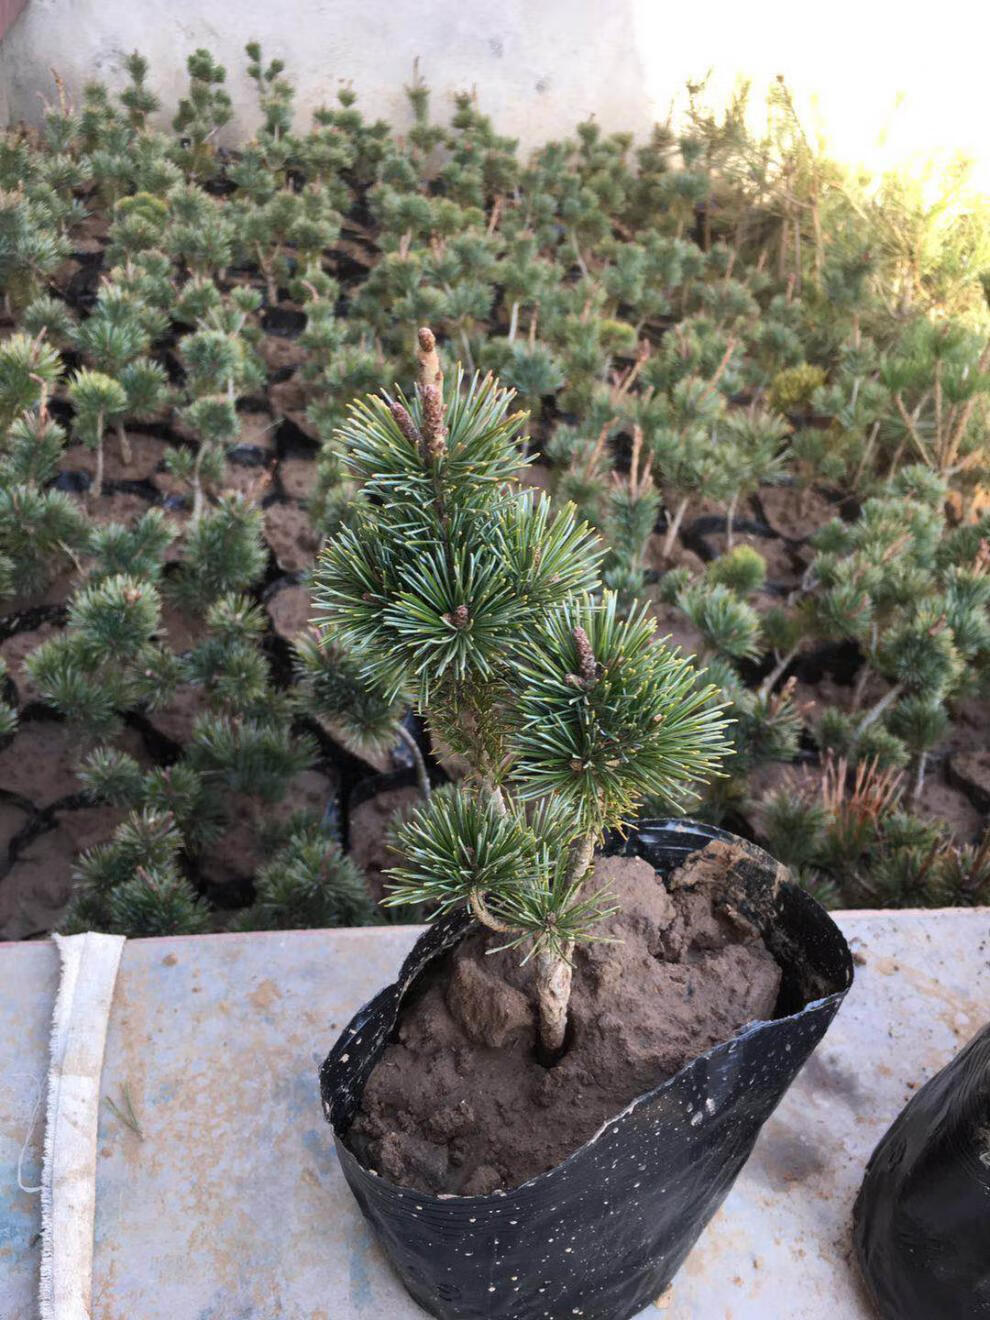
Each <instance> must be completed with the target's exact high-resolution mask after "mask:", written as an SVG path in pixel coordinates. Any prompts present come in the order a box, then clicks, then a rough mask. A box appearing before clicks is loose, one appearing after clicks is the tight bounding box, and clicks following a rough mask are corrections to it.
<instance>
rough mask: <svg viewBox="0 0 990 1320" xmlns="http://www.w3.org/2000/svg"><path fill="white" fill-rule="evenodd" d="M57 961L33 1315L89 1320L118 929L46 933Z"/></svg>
mask: <svg viewBox="0 0 990 1320" xmlns="http://www.w3.org/2000/svg"><path fill="white" fill-rule="evenodd" d="M52 938H53V939H54V941H55V944H56V947H57V948H58V952H59V958H60V960H61V976H60V978H59V987H58V994H57V996H56V999H55V1008H54V1011H53V1013H52V1031H51V1040H50V1062H49V1071H48V1107H47V1116H46V1122H45V1151H44V1165H43V1169H42V1176H41V1231H42V1244H41V1273H40V1280H39V1290H38V1302H39V1310H40V1315H41V1320H90V1302H91V1296H92V1286H93V1225H94V1218H95V1210H96V1136H97V1127H98V1125H99V1117H100V1075H101V1073H102V1071H103V1054H104V1050H105V1047H106V1038H107V1025H108V1022H109V1018H110V1007H111V1004H112V1002H113V992H114V985H115V984H116V980H117V971H118V968H119V966H120V958H121V954H122V953H123V949H124V943H125V941H124V938H123V936H120V935H100V934H97V933H95V932H92V931H89V932H87V933H86V934H84V935H55V936H53V937H52Z"/></svg>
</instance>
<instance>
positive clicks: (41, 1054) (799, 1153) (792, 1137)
mask: <svg viewBox="0 0 990 1320" xmlns="http://www.w3.org/2000/svg"><path fill="white" fill-rule="evenodd" d="M839 921H840V924H841V925H842V927H843V929H844V930H845V932H846V934H847V936H848V938H849V940H850V942H851V944H852V947H853V950H854V953H855V955H856V959H857V964H858V965H857V980H856V984H855V986H854V987H853V990H852V991H851V993H850V995H849V998H848V999H847V1001H846V1003H845V1005H844V1007H843V1008H842V1010H841V1011H840V1013H839V1015H838V1018H837V1019H836V1021H835V1023H834V1025H833V1026H832V1028H831V1030H830V1031H829V1034H828V1035H827V1036H826V1038H825V1040H824V1042H823V1043H822V1045H821V1046H820V1047H819V1049H818V1051H817V1052H816V1054H815V1055H814V1056H813V1057H812V1059H811V1060H810V1062H809V1063H808V1064H807V1065H806V1067H805V1069H804V1071H803V1072H802V1073H801V1075H800V1077H799V1078H798V1080H797V1082H796V1083H795V1085H794V1086H793V1087H792V1089H791V1091H790V1092H789V1094H788V1095H787V1097H786V1098H785V1100H784V1102H783V1103H782V1104H781V1106H780V1108H779V1109H778V1110H777V1112H776V1114H775V1115H774V1117H773V1118H772V1119H771V1120H770V1122H769V1123H768V1124H767V1126H766V1128H765V1129H764V1132H763V1134H762V1136H761V1138H760V1141H759V1143H758V1145H757V1147H756V1150H755V1152H754V1154H753V1157H752V1159H751V1160H750V1162H749V1164H748V1165H747V1166H746V1169H745V1170H744V1172H743V1174H742V1176H741V1177H740V1179H739V1181H738V1183H737V1184H736V1187H735V1188H734V1190H733V1191H732V1193H731V1194H730V1196H729V1198H728V1200H727V1201H726V1203H725V1205H724V1206H723V1207H722V1210H721V1211H720V1212H719V1214H718V1215H717V1216H716V1218H715V1219H714V1220H713V1221H712V1223H711V1224H710V1225H709V1227H708V1229H707V1230H706V1232H705V1233H704V1235H703V1237H702V1238H701V1240H700V1241H699V1243H698V1245H697V1247H696V1248H695V1251H694V1253H693V1254H692V1255H691V1257H690V1258H689V1260H688V1262H687V1263H686V1265H685V1266H684V1268H683V1269H682V1270H681V1272H680V1274H679V1275H678V1277H677V1279H676V1280H675V1282H674V1284H673V1285H672V1287H671V1289H670V1290H669V1291H668V1293H667V1294H665V1295H664V1296H663V1297H661V1298H659V1299H657V1303H656V1308H655V1309H654V1308H650V1309H649V1310H648V1311H647V1312H646V1313H644V1315H655V1316H656V1317H657V1320H661V1318H662V1320H723V1318H724V1320H757V1318H758V1320H783V1317H787V1320H854V1318H855V1317H862V1316H866V1315H867V1314H868V1312H867V1309H866V1307H865V1305H864V1303H863V1301H862V1298H861V1295H860V1292H859V1287H858V1284H857V1281H856V1277H855V1272H854V1270H853V1269H852V1268H851V1265H850V1259H849V1214H850V1209H851V1206H852V1201H853V1198H854V1196H855V1192H856V1189H857V1186H858V1184H859V1180H860V1177H861V1174H862V1169H863V1165H864V1164H865V1161H866V1159H867V1158H868V1156H869V1154H870V1152H871V1150H872V1149H873V1146H874V1145H875V1143H876V1141H877V1139H878V1138H879V1137H880V1136H881V1134H882V1133H883V1131H884V1130H885V1129H886V1127H887V1126H888V1124H889V1123H890V1122H891V1120H892V1119H893V1118H894V1116H895V1115H896V1113H897V1112H898V1111H899V1110H900V1109H901V1107H902V1106H903V1104H904V1103H905V1102H906V1101H907V1099H908V1098H909V1097H910V1095H911V1094H912V1092H913V1090H914V1089H916V1088H917V1086H918V1085H920V1084H921V1083H923V1082H924V1081H925V1080H926V1079H927V1078H928V1077H930V1076H931V1075H932V1074H933V1073H934V1072H936V1071H938V1069H939V1068H941V1067H942V1066H943V1065H944V1064H945V1063H946V1062H947V1061H948V1060H949V1058H951V1056H952V1055H953V1054H954V1053H955V1052H956V1050H957V1049H958V1048H959V1047H960V1046H961V1045H962V1044H963V1043H964V1042H965V1041H966V1040H967V1039H968V1038H969V1037H970V1036H972V1035H973V1034H974V1033H975V1032H976V1030H977V1029H978V1028H979V1027H980V1026H981V1025H982V1023H983V1022H984V1021H985V1020H986V1018H987V1017H988V1016H990V910H988V909H979V910H973V911H965V912H963V911H940V912H924V913H920V912H877V913H871V912H850V913H843V914H839ZM414 935H415V932H414V931H413V930H411V929H409V928H407V929H404V930H403V929H392V930H371V929H364V930H343V931H307V932H285V933H275V934H259V935H221V936H204V937H200V938H195V939H161V940H142V941H136V942H134V943H130V944H128V945H127V946H126V948H125V950H124V957H123V962H122V965H121V971H120V977H119V980H118V985H117V994H116V997H115V1001H114V1008H113V1012H112V1015H111V1022H110V1031H109V1037H108V1043H107V1055H106V1061H105V1065H104V1073H103V1094H104V1098H105V1100H107V1099H109V1100H113V1101H114V1102H115V1103H116V1104H117V1105H118V1107H120V1108H123V1107H124V1104H125V1098H126V1096H129V1097H130V1099H131V1102H132V1104H133V1108H134V1112H135V1114H136V1116H137V1119H138V1121H139V1123H140V1126H141V1135H138V1134H137V1133H136V1132H134V1131H132V1130H131V1129H130V1128H129V1127H128V1126H127V1125H125V1124H124V1123H122V1122H121V1121H120V1119H119V1118H118V1117H117V1116H116V1115H115V1114H114V1112H113V1111H112V1109H111V1108H110V1106H109V1105H107V1104H106V1103H105V1104H104V1107H103V1112H102V1114H101V1120H100V1139H99V1165H98V1175H97V1189H96V1193H97V1195H96V1203H97V1210H96V1234H95V1237H96V1241H95V1260H94V1288H95V1295H94V1320H385V1318H386V1317H387V1318H388V1320H413V1318H414V1317H416V1316H421V1315H422V1312H420V1311H419V1310H418V1308H417V1307H416V1306H414V1305H413V1304H412V1303H411V1302H410V1301H408V1300H407V1299H406V1297H405V1295H404V1294H403V1293H402V1291H401V1289H400V1287H399V1285H398V1284H397V1283H396V1281H395V1279H394V1278H393V1276H392V1275H391V1273H390V1271H389V1268H388V1266H387V1265H386V1263H385V1261H384V1259H383V1257H382V1255H381V1252H380V1251H379V1250H378V1248H377V1246H376V1245H375V1243H374V1242H373V1241H372V1239H371V1237H370V1234H369V1232H368V1230H367V1229H366V1228H365V1226H364V1223H363V1221H362V1219H361V1217H360V1215H359V1214H358V1211H357V1208H356V1206H355V1204H354V1202H353V1200H352V1199H351V1196H350V1193H349V1191H348V1189H347V1187H346V1185H345V1184H344V1180H343V1177H342V1175H341V1172H340V1170H339V1167H338V1165H337V1160H336V1156H335V1154H334V1150H333V1145H332V1142H331V1139H330V1132H329V1129H328V1128H327V1127H326V1125H325V1124H324V1122H323V1117H322V1113H321V1110H320V1104H319V1097H318V1088H317V1079H316V1070H317V1066H318V1064H319V1062H320V1060H321V1059H322V1057H323V1054H324V1053H325V1051H326V1049H327V1047H328V1046H329V1045H330V1044H331V1042H332V1041H333V1039H334V1038H335V1036H336V1033H337V1031H338V1029H339V1028H340V1026H341V1025H342V1024H343V1023H344V1022H346V1020H347V1019H348V1017H349V1016H350V1014H351V1013H352V1012H353V1010H354V1009H355V1008H357V1007H358V1006H359V1005H360V1004H361V1003H363V1002H364V1001H365V1000H366V999H367V998H369V997H370V996H371V994H373V993H374V991H376V990H377V989H379V988H380V986H381V985H383V984H384V983H385V982H386V981H388V980H390V979H392V976H393V974H394V970H395V969H396V967H397V965H398V963H399V960H400V959H401V957H402V955H403V953H404V952H405V950H406V949H407V948H408V946H409V945H410V943H411V942H412V940H413V938H414ZM55 977H56V954H55V949H54V948H53V947H51V946H49V945H47V944H8V945H0V1316H2V1317H3V1320H33V1317H34V1316H35V1306H34V1294H35V1284H36V1275H37V1267H38V1258H39V1247H38V1233H39V1228H40V1221H39V1207H38V1198H37V1196H34V1195H31V1194H28V1193H25V1192H22V1191H20V1190H19V1188H18V1186H17V1181H16V1164H17V1159H18V1154H19V1152H20V1150H21V1147H22V1145H23V1144H24V1143H25V1140H26V1139H28V1138H29V1129H30V1126H31V1114H32V1109H33V1107H34V1104H35V1100H36V1099H37V1096H38V1094H39V1087H40V1085H41V1083H42V1080H43V1077H44V1073H45V1067H46V1050H47V1032H48V1021H49V1016H50V1012H51V1007H52V1003H53V1000H54V994H55ZM125 1093H126V1096H125ZM40 1143H41V1131H40V1121H39V1123H38V1124H36V1125H35V1130H34V1133H33V1135H31V1136H30V1139H28V1140H27V1151H26V1157H25V1160H24V1170H23V1172H24V1181H25V1182H26V1183H27V1184H28V1185H31V1184H33V1183H36V1182H37V1181H38V1171H39V1153H40Z"/></svg>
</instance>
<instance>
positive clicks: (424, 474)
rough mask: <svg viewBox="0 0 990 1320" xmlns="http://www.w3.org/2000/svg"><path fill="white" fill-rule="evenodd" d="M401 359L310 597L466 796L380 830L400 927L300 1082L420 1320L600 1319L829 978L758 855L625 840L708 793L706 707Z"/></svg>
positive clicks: (456, 405) (638, 1271) (567, 518)
mask: <svg viewBox="0 0 990 1320" xmlns="http://www.w3.org/2000/svg"><path fill="white" fill-rule="evenodd" d="M418 344H419V378H418V383H417V385H416V389H415V392H414V393H413V395H412V396H411V397H407V396H406V395H404V394H402V393H401V392H398V391H397V392H396V393H395V394H394V395H384V396H382V397H378V398H370V399H367V400H365V401H362V402H359V403H357V404H355V405H354V407H353V408H352V410H351V413H350V416H349V419H348V421H347V423H346V424H345V426H344V427H343V430H342V434H341V444H342V447H343V448H344V449H345V451H346V461H347V463H348V465H349V467H350V470H351V472H352V473H353V475H354V477H355V479H356V480H359V481H361V482H363V492H364V495H365V497H366V498H365V499H364V500H362V501H361V502H360V504H359V506H358V511H357V513H356V515H355V518H354V520H353V521H352V522H351V523H350V524H349V525H348V526H346V527H344V528H342V529H341V530H340V531H339V532H338V533H337V534H336V536H334V537H333V538H332V539H331V540H330V542H329V543H328V545H327V548H326V550H325V552H324V556H323V559H322V562H321V565H320V568H319V571H318V574H317V598H318V601H319V603H320V606H321V609H322V611H323V612H324V616H325V626H326V634H327V637H328V638H329V639H331V640H332V642H333V643H334V644H335V645H337V644H340V645H344V646H346V647H347V648H349V649H350V650H351V651H352V652H353V653H354V655H355V656H356V657H357V658H358V660H359V661H360V662H361V666H362V670H363V673H364V674H365V676H366V677H367V679H368V680H369V681H372V682H374V683H377V684H379V685H380V686H381V688H382V689H383V690H384V691H385V692H394V693H398V692H399V691H400V690H405V691H407V692H408V693H409V694H410V696H411V699H412V703H413V705H414V707H415V708H416V709H417V710H418V711H419V712H420V713H421V714H422V715H423V716H424V717H425V718H426V720H427V723H428V726H429V728H430V729H431V730H432V732H433V733H434V734H435V735H436V736H439V737H440V738H442V739H443V741H444V742H445V743H446V745H447V746H449V747H450V748H451V749H452V750H454V751H455V752H457V753H459V754H460V755H461V757H463V758H464V760H465V761H466V762H467V764H468V766H469V773H468V774H467V776H466V777H465V779H463V780H462V781H461V782H460V783H459V784H458V785H457V786H453V787H452V786H448V787H446V788H444V789H441V790H439V791H434V792H433V794H432V795H431V797H430V799H429V800H428V801H427V802H425V803H424V804H422V805H421V807H420V808H418V809H417V810H416V811H415V812H414V813H413V815H412V816H411V817H409V818H407V819H406V820H405V821H404V822H403V823H402V824H401V825H400V826H399V827H398V829H397V831H396V834H395V838H394V847H395V849H396V851H397V852H398V854H399V857H400V862H399V865H398V866H397V867H396V868H395V870H394V872H393V873H392V888H391V891H390V895H389V898H388V900H387V901H388V902H390V903H392V904H396V905H402V904H407V903H408V904H412V903H417V904H418V903H424V904H426V905H427V906H428V908H429V909H430V910H431V911H432V912H433V914H434V920H433V923H432V926H431V929H430V930H429V931H428V932H427V934H425V935H423V936H422V937H421V938H420V939H419V940H418V942H417V943H416V945H415V947H414V949H413V950H412V952H411V954H410V955H409V957H408V959H407V960H406V962H405V964H404V965H403V967H402V969H401V971H400V973H399V977H398V980H397V981H396V982H395V983H394V984H393V985H391V986H389V987H388V988H387V989H385V990H383V991H382V992H381V993H380V994H379V995H378V996H377V997H376V998H375V999H374V1000H373V1001H372V1002H371V1003H370V1004H368V1005H366V1006H365V1007H364V1008H363V1009H361V1010H360V1012H359V1013H358V1014H357V1015H356V1016H355V1017H354V1018H353V1020H352V1021H351V1022H350V1024H349V1025H348V1026H347V1027H346V1028H345V1030H344V1032H343V1034H342V1035H341V1037H340V1039H339V1040H338V1041H337V1043H336V1045H335V1046H334V1048H333V1050H332V1051H331V1053H330V1055H329V1057H328V1058H327V1060H326V1062H325V1063H324V1066H323V1069H322V1073H321V1085H322V1094H323V1102H324V1108H325V1113H326V1116H327V1118H328V1120H329V1121H330V1123H331V1124H332V1126H333V1128H334V1134H335V1139H336V1143H337V1149H338V1154H339V1157H340V1160H341V1165H342V1168H343V1170H344V1173H345V1176H346V1177H347V1179H348V1181H349V1183H350V1185H351V1188H352V1190H353V1191H354V1193H355V1195H356V1197H357V1199H358V1202H359V1204H360V1206H361V1208H362V1210H363V1212H364V1214H365V1215H366V1216H367V1218H368V1220H369V1221H370V1223H371V1225H372V1226H373V1228H374V1229H375V1231H376V1232H377V1233H378V1235H379V1237H380V1239H381V1241H382V1244H383V1246H384V1247H385V1250H386V1251H387V1253H388V1255H389V1257H390V1259H391V1261H392V1263H393V1265H394V1266H395V1267H396V1269H397V1270H398V1272H399V1275H400V1277H401V1278H402V1281H403V1283H404V1284H405V1286H406V1288H407V1289H408V1290H409V1292H410V1293H411V1294H412V1296H413V1297H414V1298H415V1300H416V1301H417V1302H418V1303H419V1304H420V1305H421V1306H422V1307H424V1308H425V1310H426V1311H427V1312H428V1313H429V1314H431V1315H434V1316H437V1317H450V1320H453V1317H459V1318H462V1320H463V1318H464V1317H472V1318H473V1317H477V1318H478V1320H480V1318H481V1317H486V1318H487V1320H492V1318H493V1317H507V1318H508V1317H512V1318H513V1320H537V1318H538V1317H547V1316H552V1317H560V1316H564V1315H567V1316H570V1315H583V1316H586V1317H596V1318H597V1320H626V1317H629V1316H632V1315H633V1314H635V1313H636V1312H638V1311H639V1310H640V1309H641V1308H642V1307H643V1306H645V1305H646V1304H647V1303H648V1302H650V1301H652V1300H653V1299H655V1298H656V1297H657V1296H658V1295H659V1294H660V1293H661V1292H662V1291H663V1289H664V1287H665V1286H666V1284H667V1282H668V1281H669V1279H670V1278H671V1277H672V1276H673V1274H674V1273H675V1271H676V1270H677V1268H678V1266H679V1265H680V1263H681V1261H682V1260H683V1259H684V1257H685V1255H686V1254H687V1252H688V1250H689V1249H690V1247H691V1245H692V1244H693V1242H694V1240H695V1238H696V1237H697V1235H698V1234H699V1233H700V1231H701V1229H702V1227H703V1226H704V1224H705V1223H706V1222H707V1220H708V1218H709V1217H710V1215H711V1214H712V1213H713V1212H714V1210H715V1208H716V1207H717V1205H718V1204H719V1203H720V1201H721V1199H722V1197H723V1196H724V1195H725V1193H726V1191H727V1190H728V1188H729V1187H730V1186H731V1183H732V1181H733V1178H734V1177H735V1175H736V1173H737V1172H738V1170H739V1168H740V1167H741V1166H742V1163H743V1162H744V1160H745V1158H746V1156H747V1155H748V1153H749V1151H750V1149H751V1147H752V1144H753V1142H754V1140H755V1138H756V1134H757V1132H758V1130H759V1127H760V1125H761V1124H762V1122H763V1121H764V1120H765V1118H766V1117H767V1116H768V1114H769V1113H770V1112H771V1111H772V1109H773V1108H774V1106H775V1105H776V1103H777V1101H778V1100H779V1098H780V1096H781V1095H782V1094H783V1091H784V1090H785V1089H786V1087H787V1085H788V1084H789V1083H790V1081H791V1080H792V1078H793V1077H794V1075H795V1073H796V1072H797V1070H798V1068H799V1067H800V1066H801V1063H802V1062H803V1060H804V1059H805V1058H806V1057H807V1055H808V1053H809V1052H810V1050H811V1049H812V1048H814V1045H815V1044H816V1043H817V1041H818V1040H819V1039H820V1037H821V1035H822V1034H823V1032H824V1031H825V1029H826V1027H827V1025H828V1023H829V1021H830V1020H831V1017H832V1016H833V1014H834V1013H835V1011H836V1009H837V1007H838V1005H839V1002H840V1001H841V999H842V996H843V994H844V992H845V990H846V989H847V987H848V985H849V982H850V978H851V963H850V958H849V953H848V949H847V948H846V945H845V943H844V941H843V940H842V937H841V935H840V934H839V932H838V931H837V929H836V928H835V927H834V926H833V925H832V923H831V922H830V920H829V919H828V917H827V915H826V914H825V913H824V912H823V911H822V910H821V909H820V908H819V907H818V906H817V905H816V904H815V903H814V902H813V901H812V900H811V899H810V898H808V896H807V895H805V894H804V893H803V892H802V891H800V890H798V889H796V888H794V887H792V886H791V885H789V884H787V883H786V882H785V881H784V879H783V877H782V875H781V874H780V868H779V867H778V865H777V863H775V862H774V861H773V860H772V859H771V858H769V857H768V856H767V855H766V854H764V853H762V852H760V851H759V850H758V849H755V848H753V847H751V846H750V845H748V844H744V843H742V841H740V840H736V839H734V838H733V837H732V836H731V835H728V834H725V833H723V832H721V831H717V830H711V829H708V828H707V827H705V826H699V825H696V824H693V823H692V822H689V821H684V820H678V821H666V822H646V823H640V824H639V825H631V824H629V823H628V822H630V820H631V819H632V818H633V816H634V813H635V810H636V807H637V804H638V803H639V802H640V801H641V800H642V799H643V798H644V797H645V796H646V795H647V794H650V795H653V796H655V797H656V796H659V797H662V798H664V799H665V800H666V801H668V802H672V803H677V802H681V801H684V800H686V799H688V798H689V797H690V795H691V794H692V791H693V785H695V784H696V783H698V782H699V781H702V780H703V779H705V778H706V777H707V776H709V775H711V774H713V773H714V772H715V771H716V770H717V767H718V764H719V759H720V757H721V755H722V753H723V751H724V749H725V746H726V742H725V728H724V720H723V717H722V714H721V711H720V709H719V707H718V703H717V701H714V700H713V690H712V689H711V688H710V687H709V686H707V685H706V684H704V683H703V682H702V681H701V680H700V678H699V676H698V674H697V673H696V672H695V671H694V669H693V668H692V667H691V665H690V663H689V662H688V661H687V660H686V659H684V658H683V657H681V656H679V655H676V654H673V653H671V652H670V651H668V650H667V649H666V648H665V647H663V646H662V645H659V644H658V643H657V641H656V639H655V637H654V631H653V625H652V622H651V620H650V619H649V617H648V616H647V615H646V614H645V613H643V612H634V613H632V614H630V615H628V616H625V617H624V616H623V615H622V614H621V613H620V611H619V609H618V605H617V601H616V598H615V596H614V594H612V593H611V592H608V591H603V590H602V589H601V586H600V583H599V580H598V565H599V551H598V548H597V545H596V543H595V541H594V539H593V537H592V536H591V535H590V534H589V532H588V531H587V529H586V528H585V527H584V526H583V525H581V524H580V523H578V521H577V520H576V517H575V515H574V513H573V510H571V509H569V508H566V507H565V508H564V509H563V510H561V511H559V512H558V513H557V514H556V515H554V514H552V513H551V511H550V508H549V505H548V503H547V502H546V501H545V500H544V499H543V498H542V497H538V496H536V495H535V494H534V493H533V492H532V491H528V492H525V493H523V492H520V491H519V490H518V489H517V487H516V486H515V479H514V474H515V473H516V471H517V469H518V467H519V465H520V462H521V461H522V460H521V454H520V450H519V446H518V444H517V436H518V435H519V432H520V430H521V427H522V425H523V420H524V419H523V418H522V417H520V416H519V415H518V414H512V413H510V401H511V394H510V392H509V391H506V390H503V389H502V388H501V387H500V386H499V385H498V384H497V382H495V381H494V380H493V379H491V378H490V377H486V378H484V379H480V378H479V377H478V376H474V377H472V378H471V379H470V380H468V379H465V377H464V375H463V373H462V372H461V371H460V370H458V371H457V373H456V374H455V375H454V376H453V377H452V378H450V379H447V380H446V381H445V380H444V378H443V375H442V373H441V369H440V364H439V359H438V356H437V351H436V345H435V342H434V339H433V335H432V334H431V333H430V332H429V331H428V330H421V331H420V332H419V339H418ZM743 969H745V970H743ZM744 987H745V988H744Z"/></svg>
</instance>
